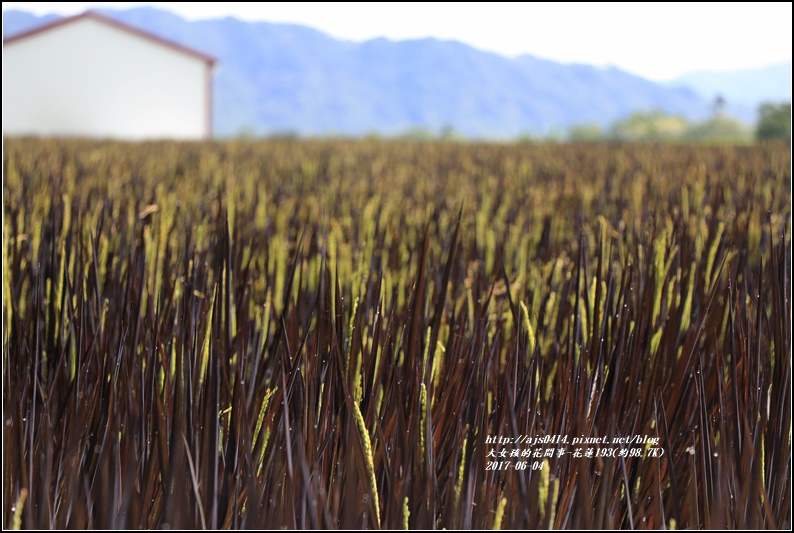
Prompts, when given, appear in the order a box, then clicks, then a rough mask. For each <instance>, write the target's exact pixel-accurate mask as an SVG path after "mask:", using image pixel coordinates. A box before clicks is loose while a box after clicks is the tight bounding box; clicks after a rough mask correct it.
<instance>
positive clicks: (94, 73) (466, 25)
mask: <svg viewBox="0 0 794 533" xmlns="http://www.w3.org/2000/svg"><path fill="white" fill-rule="evenodd" d="M86 12H89V15H85V13H86ZM791 15H792V13H791V3H784V4H776V3H766V4H765V3H743V4H742V3H739V4H728V3H725V4H719V5H714V4H697V3H695V4H632V5H625V4H609V3H604V4H595V5H593V4H562V5H560V4H543V3H532V4H517V5H516V4H502V3H488V4H485V3H472V4H458V5H455V6H454V7H451V6H449V5H448V4H433V3H430V4H379V3H368V4H349V3H336V4H314V3H279V2H271V3H258V4H254V5H251V4H243V3H215V4H207V5H204V4H198V3H188V4H180V3H169V2H149V3H131V2H126V3H123V2H117V3H105V4H92V3H81V2H71V3H58V4H56V3H36V2H5V3H4V4H3V38H4V46H3V133H4V135H72V136H94V137H114V138H129V139H146V138H163V137H168V138H187V139H190V138H230V137H244V138H258V137H267V136H278V137H303V136H343V137H359V136H380V137H400V138H410V139H421V140H424V139H461V140H468V139H486V140H499V141H503V140H551V141H557V140H559V141H566V140H573V141H599V140H641V141H667V140H669V141H684V142H690V141H705V142H732V143H749V142H753V141H754V140H756V139H768V138H776V139H782V140H789V141H790V138H791V127H790V123H791V122H790V116H791V105H790V101H791V49H792V42H791V20H792V16H791Z"/></svg>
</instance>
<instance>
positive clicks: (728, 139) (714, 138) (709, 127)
mask: <svg viewBox="0 0 794 533" xmlns="http://www.w3.org/2000/svg"><path fill="white" fill-rule="evenodd" d="M752 137H753V133H752V131H751V130H750V129H749V128H747V127H746V126H745V125H744V124H742V123H741V122H739V121H738V120H736V119H733V118H731V117H728V116H725V115H723V114H721V113H720V114H715V115H714V116H713V117H712V118H710V119H709V120H706V121H704V122H699V123H697V124H694V125H692V126H690V127H689V129H687V131H686V134H685V135H684V138H685V139H687V140H690V141H696V142H707V143H714V142H716V143H749V142H751V141H752Z"/></svg>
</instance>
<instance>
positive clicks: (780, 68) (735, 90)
mask: <svg viewBox="0 0 794 533" xmlns="http://www.w3.org/2000/svg"><path fill="white" fill-rule="evenodd" d="M666 85H668V86H670V87H681V86H685V87H689V88H691V89H692V90H693V91H695V92H696V93H697V94H699V95H700V96H702V97H703V98H706V99H708V100H712V101H713V100H714V98H716V97H717V96H718V95H719V96H722V97H723V98H724V99H725V101H726V103H727V111H728V112H729V113H732V114H734V115H736V116H738V117H740V118H742V119H744V120H755V118H756V116H755V115H756V112H757V107H758V104H760V103H761V102H764V101H773V102H783V101H791V62H788V63H781V64H779V65H772V66H769V67H764V68H757V69H747V70H736V71H732V72H705V71H699V72H690V73H688V74H684V75H683V76H681V77H679V78H676V79H675V80H672V81H670V82H667V83H666ZM748 114H749V118H748V117H747V116H746V115H748Z"/></svg>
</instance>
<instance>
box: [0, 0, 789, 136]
mask: <svg viewBox="0 0 794 533" xmlns="http://www.w3.org/2000/svg"><path fill="white" fill-rule="evenodd" d="M102 12H103V13H104V14H105V15H107V16H110V17H113V18H115V19H117V20H119V21H121V22H124V23H127V24H130V25H132V26H135V27H138V28H140V29H143V30H145V31H148V32H151V33H154V34H156V35H159V36H161V37H164V38H166V39H169V40H172V41H175V42H177V43H180V44H183V45H185V46H188V47H191V48H195V49H197V50H200V51H202V52H205V53H207V54H210V55H212V56H214V57H216V58H217V59H218V60H219V66H218V68H217V71H216V73H215V87H214V95H215V105H214V117H213V121H214V122H213V123H214V125H215V134H216V135H217V136H221V137H224V136H232V135H239V134H243V133H245V134H247V135H264V134H273V133H282V134H284V133H290V134H299V135H328V134H336V135H364V134H368V133H378V134H382V135H396V134H401V133H405V132H406V131H410V130H412V129H414V130H415V129H422V130H425V131H429V132H435V133H438V132H440V131H442V130H447V131H450V130H451V131H454V132H456V133H457V134H460V135H463V136H466V137H477V138H511V137H516V136H520V135H527V134H530V135H547V134H549V133H550V132H562V131H564V130H565V129H567V128H568V127H569V126H571V125H573V124H583V123H589V124H598V125H599V126H601V127H606V126H607V125H609V124H610V123H612V122H614V121H616V120H619V119H622V118H625V117H626V116H627V115H629V114H630V113H632V112H634V111H647V110H651V109H656V110H661V111H664V112H666V113H672V114H680V115H684V116H686V117H687V118H688V119H690V120H701V119H703V118H706V117H708V116H709V115H710V113H711V112H712V103H713V97H711V96H710V95H708V93H707V92H703V91H699V90H698V89H694V88H690V87H688V86H686V85H693V83H690V82H692V80H689V81H687V80H686V79H684V80H678V81H677V83H674V84H662V83H655V82H652V81H649V80H646V79H644V78H641V77H639V76H635V75H632V74H629V73H627V72H624V71H621V70H619V69H617V68H597V67H593V66H589V65H581V64H561V63H557V62H554V61H549V60H545V59H540V58H537V57H533V56H529V55H524V56H520V57H517V58H508V57H504V56H500V55H498V54H495V53H491V52H485V51H481V50H478V49H475V48H472V47H470V46H468V45H466V44H463V43H460V42H456V41H442V40H438V39H430V38H428V39H418V40H407V41H391V40H388V39H384V38H380V39H373V40H369V41H365V42H361V43H356V42H351V41H342V40H337V39H334V38H332V37H330V36H328V35H326V34H324V33H322V32H320V31H317V30H314V29H311V28H308V27H305V26H300V25H294V24H275V23H269V22H245V21H241V20H238V19H235V18H232V17H227V18H222V19H211V20H200V21H187V20H185V19H182V18H181V17H179V16H177V15H174V14H172V13H170V12H167V11H162V10H159V9H153V8H134V9H127V10H118V11H117V10H102ZM56 18H58V17H57V16H56V15H45V16H41V17H37V16H35V15H32V14H30V13H27V12H24V11H17V10H8V11H5V12H4V13H3V36H4V37H6V36H9V35H12V34H14V33H17V32H20V31H24V30H26V29H29V28H31V27H33V26H37V25H39V24H43V23H46V22H49V21H51V20H54V19H56ZM788 69H789V70H788V72H789V80H790V72H791V65H790V63H789V65H788ZM695 81H696V80H695ZM725 94H727V91H725ZM738 103H739V102H738V99H737V104H738ZM741 105H742V106H744V110H743V111H742V112H741V114H743V115H747V114H748V110H749V112H751V111H752V109H753V108H752V105H753V104H752V103H749V104H746V103H744V102H742V103H741ZM742 118H744V119H745V120H748V117H747V116H743V117H742ZM752 118H753V117H749V120H752Z"/></svg>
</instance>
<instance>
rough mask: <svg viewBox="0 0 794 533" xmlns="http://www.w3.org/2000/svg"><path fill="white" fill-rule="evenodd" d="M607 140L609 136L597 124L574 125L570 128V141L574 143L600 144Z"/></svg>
mask: <svg viewBox="0 0 794 533" xmlns="http://www.w3.org/2000/svg"><path fill="white" fill-rule="evenodd" d="M606 138H607V134H606V133H605V132H604V130H602V129H601V126H599V125H598V124H597V123H595V122H591V123H587V124H574V125H573V126H571V127H570V128H568V140H569V141H573V142H598V141H603V140H605V139H606Z"/></svg>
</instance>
